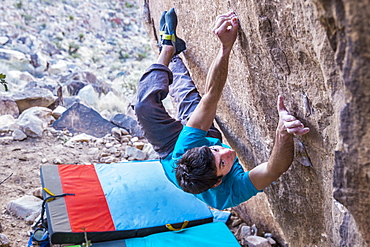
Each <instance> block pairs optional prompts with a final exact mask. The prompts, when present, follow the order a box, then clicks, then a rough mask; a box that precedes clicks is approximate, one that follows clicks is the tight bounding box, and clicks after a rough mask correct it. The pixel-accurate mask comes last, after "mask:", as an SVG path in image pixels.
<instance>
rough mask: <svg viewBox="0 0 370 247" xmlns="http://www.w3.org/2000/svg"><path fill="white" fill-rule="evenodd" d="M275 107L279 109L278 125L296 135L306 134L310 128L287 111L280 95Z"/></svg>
mask: <svg viewBox="0 0 370 247" xmlns="http://www.w3.org/2000/svg"><path fill="white" fill-rule="evenodd" d="M277 108H278V111H279V125H280V126H281V127H282V128H283V130H285V131H286V132H288V133H290V134H294V135H297V136H301V135H304V134H307V133H308V132H309V131H310V129H309V128H308V127H305V126H304V124H303V123H302V122H301V121H300V120H298V119H297V118H296V117H294V116H293V115H291V114H290V113H289V112H288V110H287V109H286V107H285V105H284V99H283V97H282V96H280V95H279V97H278V101H277Z"/></svg>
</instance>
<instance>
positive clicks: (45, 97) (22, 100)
mask: <svg viewBox="0 0 370 247" xmlns="http://www.w3.org/2000/svg"><path fill="white" fill-rule="evenodd" d="M13 99H14V100H15V102H17V105H18V109H19V112H23V111H24V110H26V109H28V108H31V107H33V106H42V107H48V106H50V105H51V104H53V103H54V101H55V100H56V99H57V97H55V96H54V95H53V93H52V92H50V91H49V90H47V89H44V88H36V87H34V88H27V89H25V90H24V91H22V92H15V93H14V94H13Z"/></svg>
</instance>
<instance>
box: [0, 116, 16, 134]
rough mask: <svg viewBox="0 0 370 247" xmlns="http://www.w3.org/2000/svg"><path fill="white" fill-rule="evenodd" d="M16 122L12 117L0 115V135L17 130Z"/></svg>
mask: <svg viewBox="0 0 370 247" xmlns="http://www.w3.org/2000/svg"><path fill="white" fill-rule="evenodd" d="M16 128H17V126H16V121H15V119H14V117H13V116H12V115H0V133H2V132H8V131H11V130H12V131H13V130H14V129H16Z"/></svg>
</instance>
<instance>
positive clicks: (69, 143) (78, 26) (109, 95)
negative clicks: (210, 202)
mask: <svg viewBox="0 0 370 247" xmlns="http://www.w3.org/2000/svg"><path fill="white" fill-rule="evenodd" d="M0 2H1V5H0V10H1V15H0V73H1V74H4V75H6V78H5V79H6V81H7V86H8V88H9V91H7V92H6V91H5V88H4V87H3V86H2V85H0V99H4V98H7V100H8V101H6V100H5V101H3V102H10V101H12V102H15V101H16V100H17V99H18V101H17V104H18V105H19V102H20V99H19V98H20V97H24V98H22V100H24V99H25V98H28V99H30V98H31V99H32V95H31V96H30V95H27V96H24V94H26V93H29V92H31V93H32V92H33V93H34V92H35V88H37V89H38V92H41V93H40V94H41V96H40V97H39V96H38V97H39V98H41V99H43V100H42V102H43V103H45V101H47V100H46V99H49V98H51V100H53V101H55V99H56V98H58V100H60V99H61V97H60V95H59V94H62V95H63V98H64V107H65V108H68V104H69V103H68V102H72V103H73V102H76V100H77V101H78V102H81V103H83V104H84V105H88V106H89V107H91V109H94V110H95V111H97V112H99V113H100V115H101V116H103V117H104V118H106V119H111V118H112V117H113V116H114V115H116V114H117V113H124V114H129V113H128V110H127V109H129V107H128V105H129V102H130V100H131V98H132V95H134V93H135V87H136V82H137V81H138V80H139V77H140V75H141V74H142V73H143V72H144V70H145V69H146V68H147V67H148V65H149V64H150V63H151V62H153V61H154V59H155V56H156V55H155V52H154V51H153V50H152V48H151V45H150V41H149V40H148V38H147V36H146V33H145V31H144V29H143V26H142V24H141V9H140V4H141V2H139V1H134V0H120V1H118V0H117V1H113V0H111V1H108V0H107V1H100V0H89V1H75V0H64V1H61V0H59V1H50V0H29V1H22V0H6V1H5V0H0ZM81 85H82V86H81ZM91 85H92V86H91ZM41 89H42V90H44V91H42V90H41ZM40 90H41V91H40ZM45 90H46V91H45ZM59 90H60V91H59ZM20 92H21V93H22V96H19V93H20ZM25 92H26V93H25ZM48 94H51V95H52V96H51V97H49V96H50V95H49V96H48ZM57 96H58V97H57ZM0 101H1V100H0ZM31 101H32V100H31ZM40 102H41V101H40ZM40 102H39V103H40ZM13 106H14V105H13ZM41 106H43V108H42V109H41V110H42V112H43V113H42V114H48V116H49V115H50V116H51V110H55V109H54V108H55V107H56V106H57V105H55V106H49V105H48V106H44V105H41ZM46 107H49V108H46ZM15 108H16V107H15ZM64 110H66V109H64ZM17 111H18V109H14V108H12V110H9V109H7V104H2V103H1V102H0V113H1V114H0V115H3V116H0V118H1V119H0V183H1V184H0V198H1V200H0V209H1V214H0V219H1V221H0V247H8V246H12V247H15V246H17V247H18V246H26V245H27V241H28V239H29V232H30V230H31V224H32V222H33V220H30V219H27V220H25V219H24V218H22V217H20V218H19V217H16V216H15V215H12V213H11V212H10V211H9V209H7V206H8V205H9V203H10V202H12V201H14V200H17V199H20V198H23V197H24V196H33V197H35V198H36V197H40V196H41V182H40V175H39V169H40V166H41V165H42V164H54V165H57V164H91V163H110V162H121V161H127V160H142V159H153V158H155V157H156V156H155V154H154V153H153V150H152V149H151V147H150V145H149V144H148V143H147V141H146V140H145V139H143V138H139V137H135V136H132V135H129V134H128V133H124V132H122V131H121V130H115V131H113V132H112V133H110V134H107V135H106V136H104V137H100V138H96V137H92V136H90V135H78V134H71V133H70V132H68V131H64V130H59V131H57V130H55V129H54V128H52V127H51V126H50V124H51V122H50V121H49V122H47V123H46V124H45V122H44V123H42V124H41V125H40V126H42V127H40V126H39V127H40V128H41V130H42V131H39V132H38V133H36V132H37V131H36V132H32V133H30V132H27V131H25V127H24V126H22V124H21V123H20V121H19V119H20V118H21V116H22V115H21V116H20V114H21V112H17ZM53 113H54V112H53ZM5 114H10V115H11V116H10V115H7V117H4V115H5ZM23 114H24V113H23ZM53 116H55V115H53ZM30 118H33V117H30ZM33 119H34V118H33ZM21 127H22V128H21ZM27 128H28V129H29V128H30V127H27ZM40 128H39V129H40ZM15 133H17V134H16V135H15ZM230 229H232V231H233V232H234V233H235V235H236V236H237V238H238V239H240V241H241V243H242V244H244V243H245V241H244V240H242V239H243V238H244V237H246V236H249V235H253V234H254V233H256V232H257V230H256V229H255V228H253V227H250V226H247V225H246V224H245V223H242V222H241V220H240V218H239V217H237V216H236V215H235V213H233V216H232V220H231V221H230ZM270 241H272V240H270Z"/></svg>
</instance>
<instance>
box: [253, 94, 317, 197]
mask: <svg viewBox="0 0 370 247" xmlns="http://www.w3.org/2000/svg"><path fill="white" fill-rule="evenodd" d="M277 108H278V112H279V124H278V127H277V129H276V138H275V144H274V148H273V149H272V153H271V156H270V158H269V160H268V162H266V163H262V164H260V165H259V166H256V167H255V168H253V169H252V170H251V171H250V173H249V177H250V179H251V181H252V183H253V185H254V186H255V187H256V189H258V190H262V189H264V188H266V187H267V186H268V185H270V184H271V183H272V182H274V181H275V180H276V179H278V178H279V177H280V176H281V175H282V174H283V173H284V172H286V171H287V170H288V169H289V167H290V165H291V164H292V162H293V157H294V142H293V134H294V135H297V136H300V135H304V134H306V133H308V132H309V131H310V129H309V128H307V127H304V125H303V124H302V122H301V121H299V120H298V119H296V118H295V117H294V116H293V115H290V114H289V112H288V111H287V109H286V108H285V106H284V101H283V98H282V97H281V96H279V97H278V102H277Z"/></svg>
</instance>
